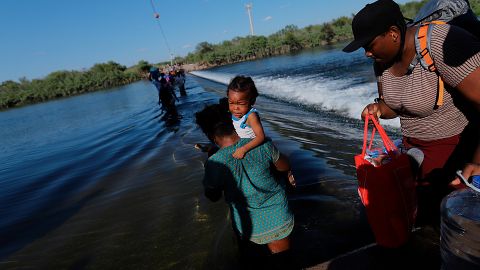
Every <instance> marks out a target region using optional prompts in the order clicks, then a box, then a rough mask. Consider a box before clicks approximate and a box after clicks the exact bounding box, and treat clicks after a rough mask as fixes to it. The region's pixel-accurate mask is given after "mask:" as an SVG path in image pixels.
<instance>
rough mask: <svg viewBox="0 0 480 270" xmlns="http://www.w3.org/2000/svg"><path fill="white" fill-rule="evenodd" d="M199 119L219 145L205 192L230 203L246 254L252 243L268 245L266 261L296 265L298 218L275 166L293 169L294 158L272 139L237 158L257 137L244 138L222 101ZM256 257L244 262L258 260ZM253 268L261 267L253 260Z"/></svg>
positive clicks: (208, 170) (280, 265)
mask: <svg viewBox="0 0 480 270" xmlns="http://www.w3.org/2000/svg"><path fill="white" fill-rule="evenodd" d="M195 117H196V122H197V124H198V125H199V126H200V128H201V129H202V131H203V132H204V133H205V135H206V136H207V138H208V139H209V140H210V141H212V142H213V143H215V144H216V145H218V147H219V149H218V151H217V152H216V153H215V154H213V155H212V156H210V157H209V159H208V160H207V162H206V164H205V176H204V180H203V185H204V188H205V196H206V197H207V198H209V199H210V200H212V201H217V200H219V199H220V198H221V196H222V194H223V195H224V196H225V201H226V202H227V204H228V205H229V207H230V212H231V218H232V225H233V229H234V231H235V234H236V235H237V237H238V240H239V248H240V252H241V254H242V255H246V256H253V259H255V258H259V257H262V256H261V255H262V254H259V253H257V254H251V253H249V250H250V249H251V247H256V248H257V250H263V251H266V249H260V248H259V247H260V246H263V247H267V248H268V252H267V253H265V254H263V255H265V256H264V257H262V258H263V259H266V260H269V258H271V260H272V261H268V263H267V261H263V260H262V261H263V262H264V263H266V265H267V266H269V267H271V266H272V264H276V266H275V267H276V268H274V269H279V268H283V269H291V268H289V267H287V265H288V263H289V261H290V260H289V259H288V256H289V255H288V253H289V252H288V251H289V249H290V239H289V235H290V233H291V232H292V229H293V225H294V221H293V214H292V213H291V211H290V210H289V207H288V200H287V196H286V192H285V186H286V185H285V181H281V179H277V177H278V176H277V174H275V173H274V172H273V171H272V169H271V168H272V167H273V168H276V170H278V171H280V172H287V171H288V170H289V169H290V165H289V162H288V159H287V158H286V157H285V156H283V155H282V154H280V152H279V151H278V150H277V149H276V148H275V146H274V145H273V144H272V142H271V141H266V142H264V143H262V144H260V145H257V146H256V147H255V148H253V149H251V150H250V151H249V152H248V153H246V154H245V155H244V157H243V159H236V158H234V157H233V155H232V154H233V153H234V152H235V151H236V150H237V149H239V148H241V147H244V146H245V145H247V144H248V143H250V142H251V140H252V139H250V138H240V137H239V136H238V134H237V133H236V132H235V128H234V127H233V124H232V121H231V115H230V114H229V113H228V112H227V111H226V110H225V108H224V107H222V106H221V105H220V104H215V105H210V106H207V107H205V108H204V109H203V110H202V111H200V112H197V113H196V114H195ZM247 254H248V255H247ZM251 259H252V258H251V257H248V258H244V260H243V262H246V263H252V262H253V260H251ZM251 267H254V268H255V267H259V265H256V264H253V265H251V266H250V267H248V268H245V269H251Z"/></svg>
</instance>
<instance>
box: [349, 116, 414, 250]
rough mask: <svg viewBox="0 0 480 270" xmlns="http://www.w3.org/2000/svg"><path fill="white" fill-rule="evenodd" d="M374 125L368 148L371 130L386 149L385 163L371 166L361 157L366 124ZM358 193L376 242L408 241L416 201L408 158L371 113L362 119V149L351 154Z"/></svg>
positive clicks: (390, 244) (394, 244)
mask: <svg viewBox="0 0 480 270" xmlns="http://www.w3.org/2000/svg"><path fill="white" fill-rule="evenodd" d="M369 120H371V121H372V122H373V124H374V128H373V130H372V135H371V137H370V143H369V146H368V150H371V147H372V141H373V137H374V136H375V130H378V133H379V134H380V137H381V138H382V141H383V143H384V145H385V149H386V150H387V155H388V156H387V158H389V159H390V161H389V162H388V163H385V164H380V165H379V166H377V167H375V166H374V165H373V164H372V163H370V162H369V161H368V160H365V154H366V151H367V137H368V123H369ZM355 166H356V168H357V179H358V194H359V196H360V199H361V201H362V203H363V205H364V206H365V209H366V212H367V218H368V222H369V223H370V227H371V228H372V231H373V234H374V235H375V240H376V242H377V244H378V245H380V246H384V247H391V248H393V247H399V246H401V245H403V244H405V243H406V242H407V241H408V238H409V236H410V232H411V231H412V228H413V224H414V222H415V217H416V212H417V203H416V195H415V178H414V175H413V172H412V169H411V164H410V160H409V157H408V156H407V155H406V154H401V153H400V152H399V151H398V149H397V147H396V146H395V144H394V143H393V142H392V140H390V138H389V137H388V135H387V133H386V132H385V130H384V129H383V128H382V126H380V124H379V123H378V122H377V120H375V118H374V117H373V116H372V115H368V116H367V117H366V118H365V129H364V134H363V150H362V153H361V154H360V155H356V156H355Z"/></svg>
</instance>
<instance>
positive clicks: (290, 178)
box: [288, 170, 297, 187]
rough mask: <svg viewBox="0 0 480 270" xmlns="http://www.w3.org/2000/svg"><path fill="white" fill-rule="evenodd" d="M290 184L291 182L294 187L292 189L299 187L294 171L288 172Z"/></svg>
mask: <svg viewBox="0 0 480 270" xmlns="http://www.w3.org/2000/svg"><path fill="white" fill-rule="evenodd" d="M288 182H290V184H291V185H292V187H296V186H297V181H295V177H293V173H292V170H289V171H288Z"/></svg>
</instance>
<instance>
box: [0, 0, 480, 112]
mask: <svg viewBox="0 0 480 270" xmlns="http://www.w3.org/2000/svg"><path fill="white" fill-rule="evenodd" d="M427 1H428V0H423V1H420V2H409V3H406V4H404V5H400V8H401V9H402V12H403V14H404V16H405V17H407V18H413V17H415V14H416V13H417V12H418V10H419V9H420V8H421V7H422V6H423V5H424V4H425V3H426V2H427ZM470 4H471V6H472V9H473V11H474V12H475V14H480V0H470ZM352 18H353V14H352V15H351V16H350V17H347V16H343V17H340V18H337V19H334V20H332V21H330V22H327V23H323V24H320V25H309V26H306V27H304V28H299V27H297V26H295V25H287V26H285V27H284V28H283V29H281V30H280V31H278V32H276V33H273V34H271V35H269V36H248V37H235V38H233V39H232V40H226V41H223V42H221V43H220V44H211V43H209V42H201V43H199V44H198V45H197V46H196V48H195V51H194V52H192V53H189V54H188V55H187V56H185V57H177V58H175V61H176V62H177V63H197V64H200V65H205V66H216V65H225V64H231V63H236V62H241V61H248V60H253V59H259V58H264V57H269V56H274V55H281V54H287V53H294V52H297V51H300V50H303V49H308V48H315V47H319V46H322V45H328V44H334V43H337V42H343V41H347V40H351V39H352V38H353V34H352V30H351V23H352ZM161 64H162V63H157V64H156V65H161ZM151 66H152V64H150V63H148V62H147V61H144V60H141V61H139V62H138V64H136V65H134V66H132V67H129V68H127V67H126V66H123V65H120V64H118V63H115V62H113V61H110V62H107V63H100V64H95V65H94V66H93V67H91V68H90V69H89V70H85V71H56V72H52V73H50V74H49V75H47V76H46V77H45V78H42V79H34V80H31V81H29V80H27V79H26V78H20V79H19V82H16V81H12V80H9V81H5V82H2V83H1V84H0V109H5V108H11V107H15V106H21V105H25V104H31V103H37V102H42V101H46V100H50V99H55V98H61V97H67V96H72V95H78V94H82V93H86V92H92V91H96V90H100V89H106V88H111V87H116V86H121V85H126V84H129V83H132V82H135V81H138V80H141V79H142V78H144V77H145V72H146V71H148V69H149V68H150V67H151Z"/></svg>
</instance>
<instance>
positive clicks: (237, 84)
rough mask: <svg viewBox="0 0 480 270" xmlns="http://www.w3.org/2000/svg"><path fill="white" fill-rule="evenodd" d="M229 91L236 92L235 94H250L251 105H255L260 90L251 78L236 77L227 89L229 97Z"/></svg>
mask: <svg viewBox="0 0 480 270" xmlns="http://www.w3.org/2000/svg"><path fill="white" fill-rule="evenodd" d="M228 91H235V92H242V93H243V92H248V97H249V101H250V103H251V105H253V104H255V101H256V100H257V97H258V90H257V87H256V86H255V83H254V82H253V80H252V78H251V77H248V76H241V75H240V76H236V77H235V78H233V79H232V80H231V81H230V84H229V85H228V87H227V95H228Z"/></svg>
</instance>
